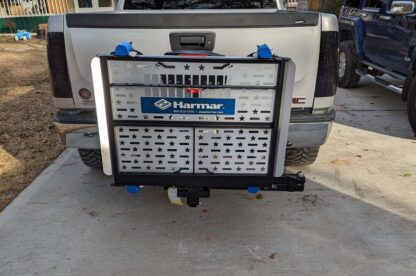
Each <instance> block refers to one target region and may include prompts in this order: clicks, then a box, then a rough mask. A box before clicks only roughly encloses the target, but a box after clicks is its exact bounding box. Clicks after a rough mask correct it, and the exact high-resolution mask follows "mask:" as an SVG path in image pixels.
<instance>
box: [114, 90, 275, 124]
mask: <svg viewBox="0 0 416 276" xmlns="http://www.w3.org/2000/svg"><path fill="white" fill-rule="evenodd" d="M142 97H160V98H167V100H172V99H174V98H190V97H191V95H190V94H188V93H185V90H184V89H183V88H166V87H126V86H118V87H117V86H116V87H112V88H111V99H112V107H113V118H114V120H150V121H154V120H160V121H216V122H238V123H270V122H272V120H273V116H274V113H273V110H274V109H273V103H274V98H275V90H273V89H249V90H248V89H206V90H202V92H201V93H200V94H199V98H201V99H210V98H215V99H235V109H236V110H235V114H234V115H209V114H195V115H194V114H192V115H183V114H178V115H176V114H163V113H160V114H149V113H147V114H146V113H142V112H141V111H142V107H141V98H142ZM162 111H163V110H162Z"/></svg>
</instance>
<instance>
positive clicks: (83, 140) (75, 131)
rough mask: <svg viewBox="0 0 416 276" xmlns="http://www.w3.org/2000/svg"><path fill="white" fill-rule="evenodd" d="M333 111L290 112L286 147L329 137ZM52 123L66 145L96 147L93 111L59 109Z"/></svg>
mask: <svg viewBox="0 0 416 276" xmlns="http://www.w3.org/2000/svg"><path fill="white" fill-rule="evenodd" d="M334 119H335V111H331V112H329V113H326V114H322V115H311V114H305V115H298V114H296V113H295V114H292V118H291V120H290V124H289V137H288V148H301V147H319V146H321V145H323V144H324V143H325V142H326V140H327V139H328V136H329V133H330V131H331V128H332V123H333V121H334ZM54 121H55V127H56V129H57V130H58V133H59V135H60V136H61V139H62V141H63V143H64V144H65V145H66V146H67V147H68V148H79V149H99V148H100V140H99V135H98V128H97V124H96V118H95V113H93V112H87V113H77V112H73V111H59V112H56V113H55V116H54Z"/></svg>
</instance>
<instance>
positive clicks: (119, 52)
mask: <svg viewBox="0 0 416 276" xmlns="http://www.w3.org/2000/svg"><path fill="white" fill-rule="evenodd" d="M131 51H133V45H132V42H128V41H125V42H121V43H119V44H118V45H117V46H116V50H115V51H114V53H115V55H116V56H118V57H127V56H128V55H129V54H130V52H131Z"/></svg>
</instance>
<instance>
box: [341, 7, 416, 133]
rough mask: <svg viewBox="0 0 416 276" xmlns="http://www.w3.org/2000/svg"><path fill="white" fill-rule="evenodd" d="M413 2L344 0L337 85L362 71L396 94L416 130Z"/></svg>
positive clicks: (354, 80)
mask: <svg viewBox="0 0 416 276" xmlns="http://www.w3.org/2000/svg"><path fill="white" fill-rule="evenodd" d="M415 6H416V1H415V0H345V2H344V5H343V7H342V8H341V11H340V17H339V28H340V51H339V53H340V54H339V70H338V86H339V87H342V88H353V87H356V86H357V84H358V82H359V81H360V78H361V77H365V78H368V79H370V80H372V81H373V82H375V83H377V84H379V85H382V86H384V87H385V88H387V89H389V90H391V91H393V92H395V93H399V94H401V97H402V99H403V100H404V101H407V108H408V115H409V121H410V124H411V126H412V128H413V129H414V131H415V132H416V62H415V59H416V9H415Z"/></svg>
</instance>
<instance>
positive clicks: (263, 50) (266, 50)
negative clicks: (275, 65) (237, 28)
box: [257, 44, 273, 59]
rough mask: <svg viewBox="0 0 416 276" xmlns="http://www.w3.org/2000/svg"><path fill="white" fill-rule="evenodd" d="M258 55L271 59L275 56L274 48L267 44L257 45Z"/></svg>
mask: <svg viewBox="0 0 416 276" xmlns="http://www.w3.org/2000/svg"><path fill="white" fill-rule="evenodd" d="M257 56H258V57H259V58H261V59H270V58H272V57H273V54H272V50H270V47H269V46H267V44H263V45H260V46H257Z"/></svg>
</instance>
